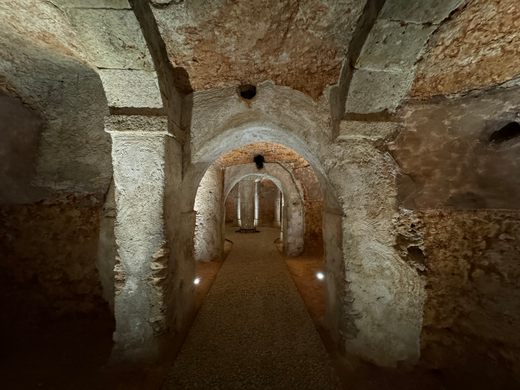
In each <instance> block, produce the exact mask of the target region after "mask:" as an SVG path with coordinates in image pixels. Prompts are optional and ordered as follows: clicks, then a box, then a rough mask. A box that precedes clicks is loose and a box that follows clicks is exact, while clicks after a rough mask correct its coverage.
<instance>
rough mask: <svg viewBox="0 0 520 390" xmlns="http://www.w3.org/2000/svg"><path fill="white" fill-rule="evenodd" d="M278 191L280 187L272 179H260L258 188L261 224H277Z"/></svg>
mask: <svg viewBox="0 0 520 390" xmlns="http://www.w3.org/2000/svg"><path fill="white" fill-rule="evenodd" d="M278 193H279V190H278V187H277V186H276V185H275V184H274V183H273V182H272V181H271V180H261V181H260V186H259V188H258V201H259V214H260V215H259V224H260V226H275V223H276V221H275V202H276V201H277V199H278Z"/></svg>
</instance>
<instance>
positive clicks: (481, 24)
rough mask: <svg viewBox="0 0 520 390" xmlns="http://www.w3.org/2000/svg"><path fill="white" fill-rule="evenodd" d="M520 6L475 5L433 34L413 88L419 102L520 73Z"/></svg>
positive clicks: (506, 0)
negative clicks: (425, 98)
mask: <svg viewBox="0 0 520 390" xmlns="http://www.w3.org/2000/svg"><path fill="white" fill-rule="evenodd" d="M519 50H520V4H519V3H518V1H517V0H499V1H497V0H493V1H488V0H474V1H470V2H468V4H467V6H466V7H465V8H464V9H462V10H461V11H460V12H458V13H457V14H456V15H454V17H453V18H452V20H450V21H448V22H446V23H445V24H444V25H443V26H442V27H441V28H440V29H439V30H438V32H436V33H435V34H434V37H433V38H432V40H431V42H430V44H429V48H428V51H427V54H426V55H425V57H424V59H423V61H422V63H421V64H420V65H419V70H418V73H417V77H416V80H415V83H414V86H413V89H412V95H413V96H416V97H428V96H433V95H444V94H452V93H458V92H464V91H468V90H471V89H476V88H482V87H488V86H492V85H495V84H498V83H503V82H505V81H508V80H510V79H512V78H514V77H517V76H518V75H519V74H520V70H519V69H520V60H519V58H518V51H519Z"/></svg>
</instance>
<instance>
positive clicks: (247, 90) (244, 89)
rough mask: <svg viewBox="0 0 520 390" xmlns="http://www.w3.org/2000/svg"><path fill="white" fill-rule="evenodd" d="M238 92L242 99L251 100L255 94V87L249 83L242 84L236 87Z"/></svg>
mask: <svg viewBox="0 0 520 390" xmlns="http://www.w3.org/2000/svg"><path fill="white" fill-rule="evenodd" d="M238 92H239V93H240V96H242V97H243V98H244V99H247V100H251V99H252V98H254V97H255V96H256V87H255V86H254V85H251V84H244V85H241V86H239V87H238Z"/></svg>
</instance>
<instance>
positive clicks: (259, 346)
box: [164, 228, 339, 390]
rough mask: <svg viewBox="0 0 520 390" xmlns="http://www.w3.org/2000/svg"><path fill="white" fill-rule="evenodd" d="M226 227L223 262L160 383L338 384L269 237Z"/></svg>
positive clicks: (266, 232)
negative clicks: (230, 246)
mask: <svg viewBox="0 0 520 390" xmlns="http://www.w3.org/2000/svg"><path fill="white" fill-rule="evenodd" d="M277 235H278V231H277V230H276V229H268V228H262V232H261V233H254V234H238V233H234V232H229V233H228V235H227V238H229V239H230V240H232V241H233V243H234V245H233V249H232V251H231V253H230V254H229V257H228V258H227V259H226V261H225V263H224V264H223V266H222V268H221V269H220V272H219V274H218V276H217V279H216V280H215V282H214V284H213V286H212V287H211V290H210V292H209V293H208V295H207V297H206V300H205V301H204V303H203V305H202V307H201V309H200V311H199V314H198V315H197V318H196V319H195V322H194V324H193V326H192V328H191V330H190V333H189V335H188V337H187V339H186V342H185V344H184V345H183V347H182V350H181V352H180V354H179V356H178V357H177V360H176V361H175V363H174V366H173V368H172V370H171V373H170V374H169V375H168V378H167V381H166V383H165V385H164V389H212V390H213V389H223V390H224V389H226V390H232V389H299V390H300V389H313V390H321V389H323V390H326V389H336V388H338V386H339V385H338V383H339V382H338V380H337V378H336V376H335V374H334V372H333V369H332V364H331V362H330V359H329V356H328V355H327V353H326V351H325V348H324V346H323V344H322V342H321V339H320V337H319V335H318V333H317V331H316V329H315V328H314V325H313V323H312V321H311V318H310V317H309V314H308V313H307V311H306V309H305V306H304V304H303V301H302V299H301V298H300V295H299V294H298V292H297V290H296V287H295V285H294V283H293V281H292V279H291V277H290V275H289V272H288V270H287V266H286V265H285V262H284V260H283V258H282V256H281V255H280V254H279V252H278V251H277V250H276V248H275V246H274V244H273V241H274V240H275V238H276V237H277Z"/></svg>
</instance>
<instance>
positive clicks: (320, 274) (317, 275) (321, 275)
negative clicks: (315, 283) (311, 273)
mask: <svg viewBox="0 0 520 390" xmlns="http://www.w3.org/2000/svg"><path fill="white" fill-rule="evenodd" d="M316 278H317V279H318V280H323V279H325V274H324V273H323V272H316Z"/></svg>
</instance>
